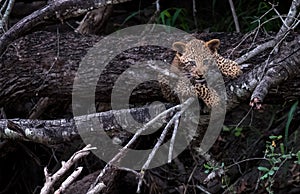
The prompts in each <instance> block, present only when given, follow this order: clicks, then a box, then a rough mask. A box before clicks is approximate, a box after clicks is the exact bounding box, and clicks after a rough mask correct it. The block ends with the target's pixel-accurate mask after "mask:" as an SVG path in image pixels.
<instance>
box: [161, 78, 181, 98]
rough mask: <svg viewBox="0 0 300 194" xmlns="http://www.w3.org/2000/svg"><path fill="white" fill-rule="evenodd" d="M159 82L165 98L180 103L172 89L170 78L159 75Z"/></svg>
mask: <svg viewBox="0 0 300 194" xmlns="http://www.w3.org/2000/svg"><path fill="white" fill-rule="evenodd" d="M158 83H159V86H160V89H161V92H162V94H163V96H164V98H165V99H166V100H168V101H169V102H173V103H178V98H177V95H176V93H175V92H174V91H173V90H172V87H171V86H170V80H169V79H168V78H167V77H166V76H165V75H162V74H159V75H158Z"/></svg>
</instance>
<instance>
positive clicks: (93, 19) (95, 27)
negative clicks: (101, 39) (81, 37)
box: [75, 5, 113, 34]
mask: <svg viewBox="0 0 300 194" xmlns="http://www.w3.org/2000/svg"><path fill="white" fill-rule="evenodd" d="M112 9H113V6H112V5H107V6H103V7H100V8H98V9H95V10H92V11H89V12H88V13H87V14H86V15H85V16H84V18H83V19H82V21H81V22H80V24H79V26H78V27H77V28H76V30H75V32H78V33H80V34H97V33H99V32H100V31H101V30H102V28H103V26H104V24H105V23H106V22H107V20H108V19H109V17H110V16H111V14H112Z"/></svg>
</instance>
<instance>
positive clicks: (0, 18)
mask: <svg viewBox="0 0 300 194" xmlns="http://www.w3.org/2000/svg"><path fill="white" fill-rule="evenodd" d="M14 4H15V0H9V1H8V0H6V1H5V2H4V3H3V5H1V11H0V34H2V33H4V32H5V31H6V30H7V28H8V26H7V25H8V19H9V15H10V12H11V10H12V8H13V6H14ZM4 9H5V11H4ZM3 11H4V13H3Z"/></svg>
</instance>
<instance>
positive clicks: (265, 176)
mask: <svg viewBox="0 0 300 194" xmlns="http://www.w3.org/2000/svg"><path fill="white" fill-rule="evenodd" d="M268 176H269V174H268V173H266V174H264V175H263V176H262V177H260V179H261V180H264V179H266V178H268Z"/></svg>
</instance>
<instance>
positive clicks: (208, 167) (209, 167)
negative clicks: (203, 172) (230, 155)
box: [203, 164, 212, 169]
mask: <svg viewBox="0 0 300 194" xmlns="http://www.w3.org/2000/svg"><path fill="white" fill-rule="evenodd" d="M203 166H204V168H206V169H212V167H211V166H210V165H208V164H203Z"/></svg>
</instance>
